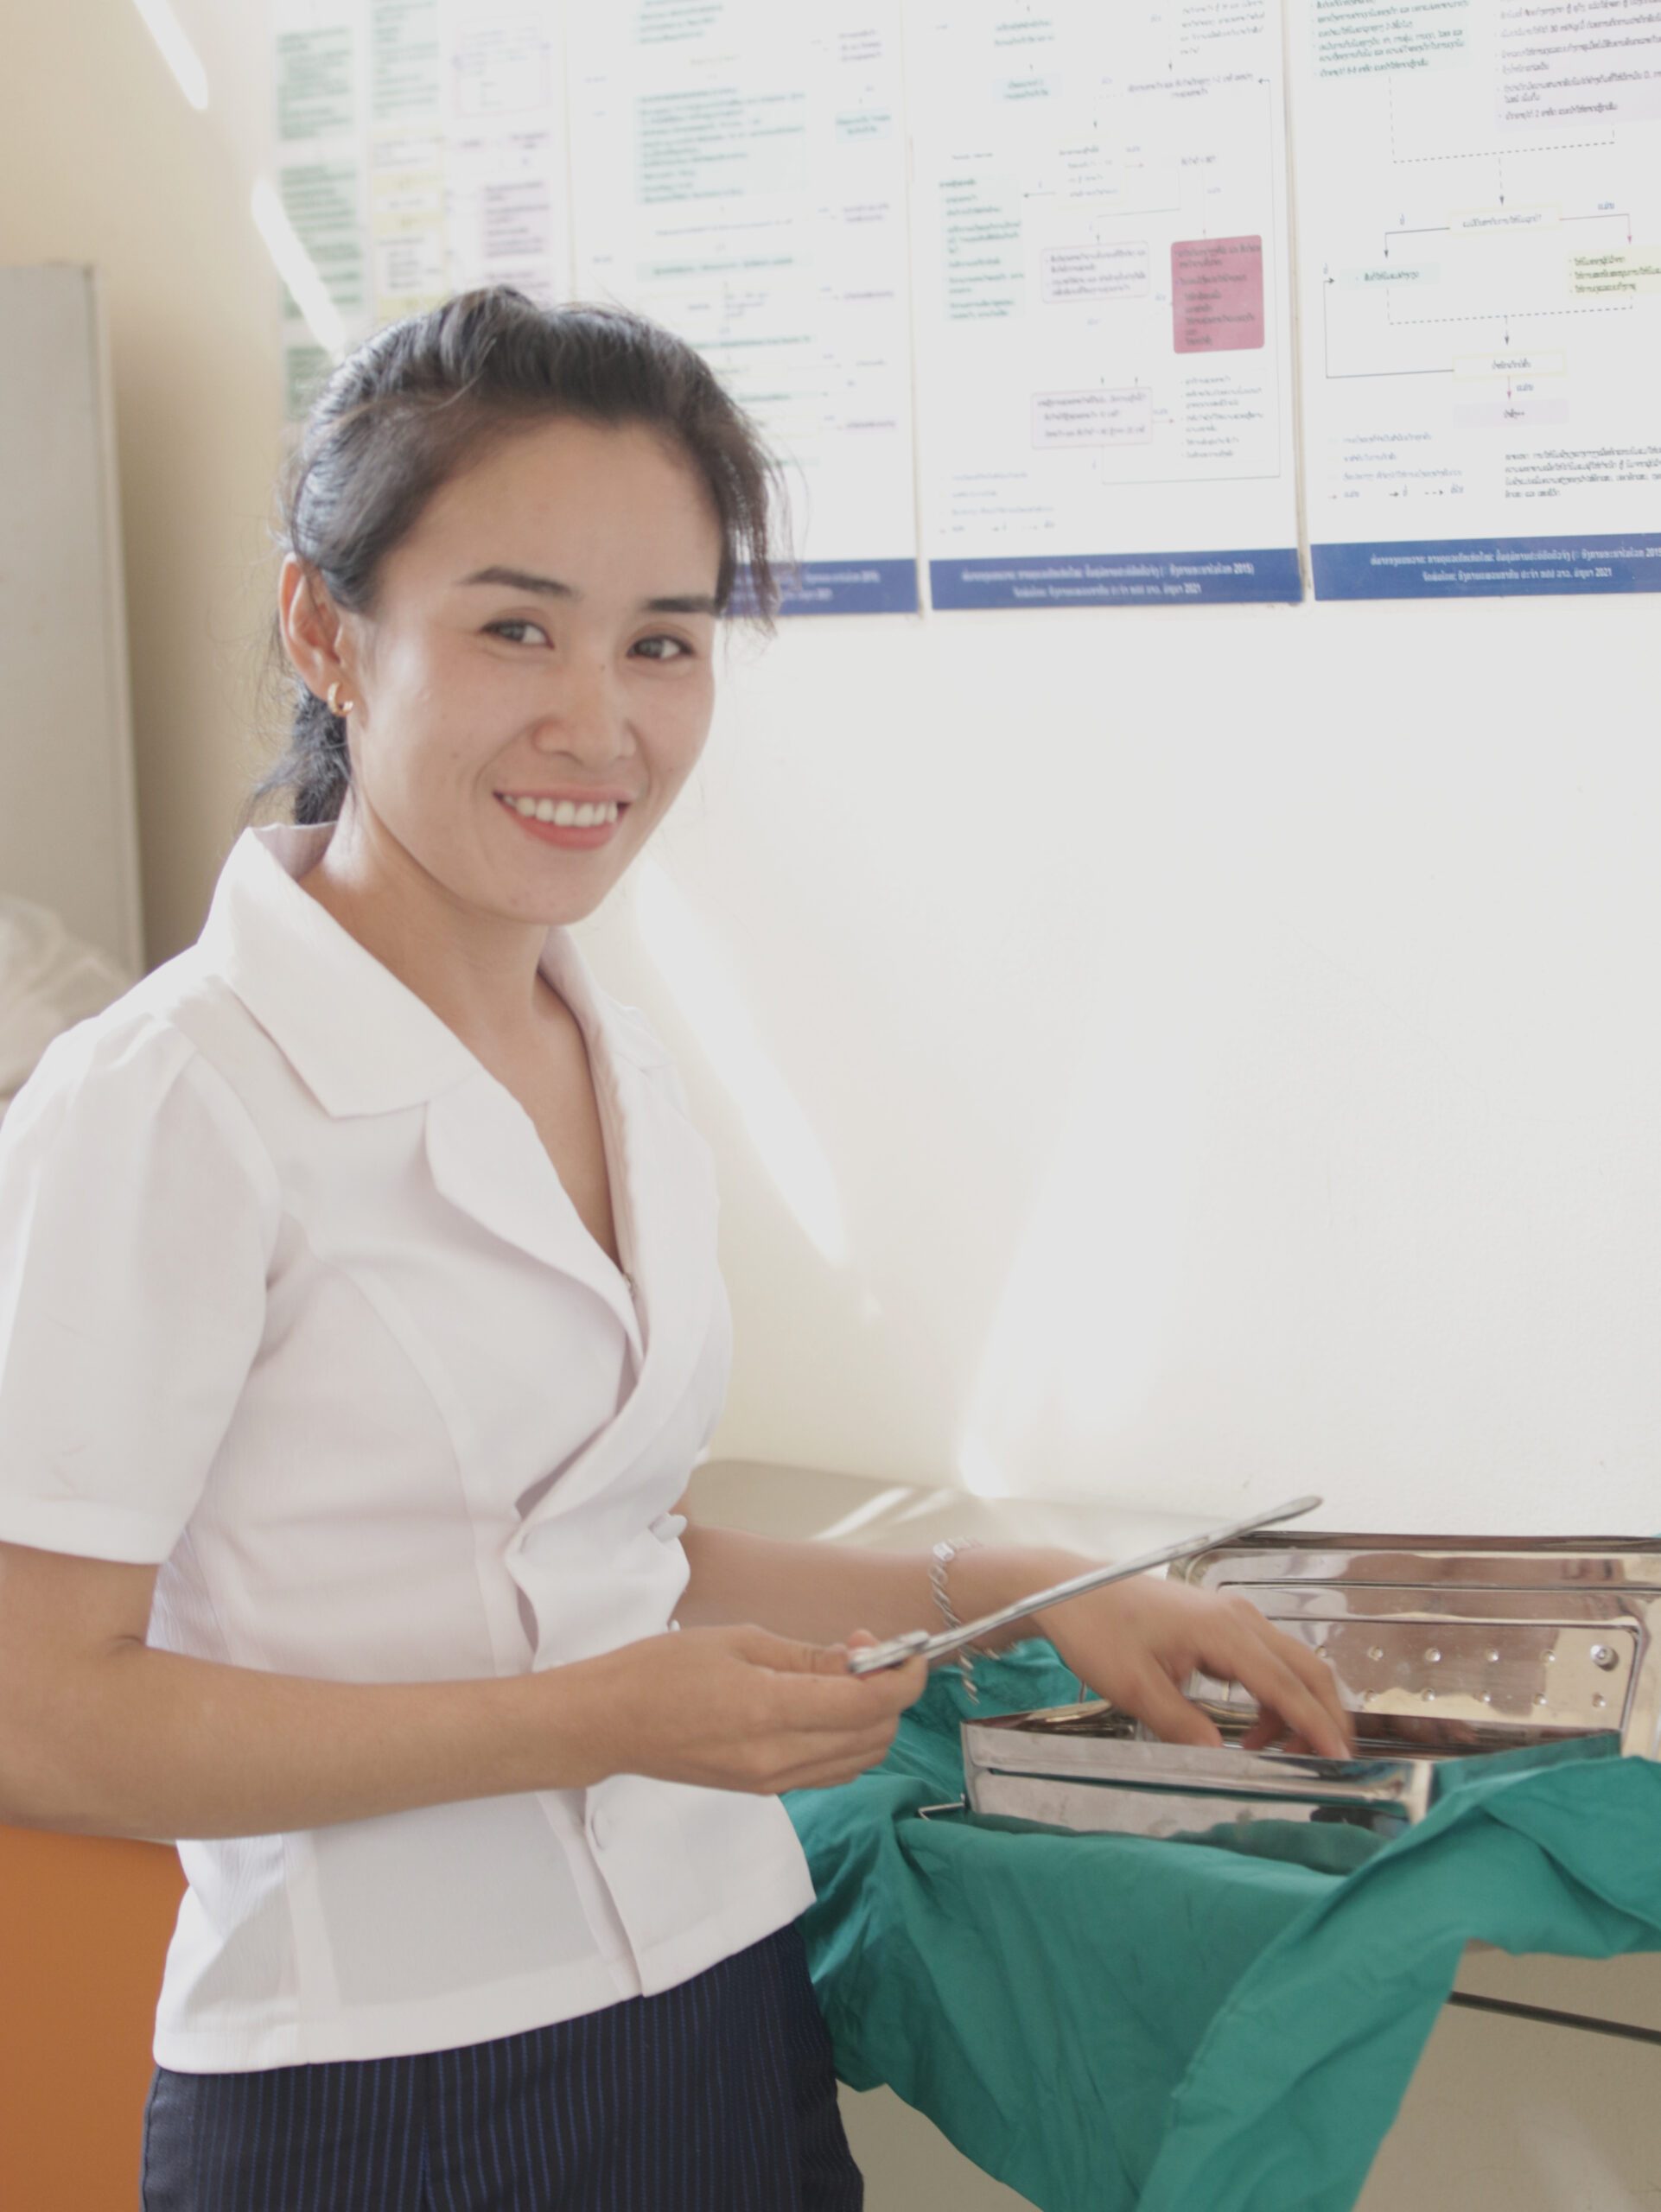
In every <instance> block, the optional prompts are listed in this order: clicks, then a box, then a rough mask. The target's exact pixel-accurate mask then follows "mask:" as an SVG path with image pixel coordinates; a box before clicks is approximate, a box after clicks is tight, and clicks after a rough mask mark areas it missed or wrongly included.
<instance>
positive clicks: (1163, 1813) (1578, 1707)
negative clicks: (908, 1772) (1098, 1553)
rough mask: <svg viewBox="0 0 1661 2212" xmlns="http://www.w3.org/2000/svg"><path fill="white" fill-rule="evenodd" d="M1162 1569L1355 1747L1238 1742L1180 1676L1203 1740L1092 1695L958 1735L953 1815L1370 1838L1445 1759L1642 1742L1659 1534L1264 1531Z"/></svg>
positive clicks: (1233, 1722)
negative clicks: (1254, 1615)
mask: <svg viewBox="0 0 1661 2212" xmlns="http://www.w3.org/2000/svg"><path fill="white" fill-rule="evenodd" d="M1172 1575H1173V1579H1174V1580H1179V1581H1184V1582H1187V1583H1190V1584H1193V1585H1195V1586H1199V1587H1202V1588H1206V1589H1213V1590H1225V1589H1226V1590H1229V1591H1231V1592H1235V1593H1236V1594H1238V1595H1239V1596H1242V1597H1245V1598H1249V1599H1251V1601H1252V1603H1253V1604H1254V1605H1257V1606H1258V1607H1260V1608H1261V1610H1262V1611H1263V1612H1264V1613H1265V1614H1267V1615H1268V1617H1269V1618H1270V1619H1271V1620H1273V1621H1275V1622H1276V1623H1277V1624H1279V1625H1280V1626H1281V1627H1282V1628H1283V1629H1285V1630H1287V1632H1288V1633H1289V1634H1290V1635H1294V1636H1298V1637H1302V1638H1303V1640H1304V1641H1305V1642H1306V1643H1311V1644H1313V1645H1314V1646H1316V1647H1317V1648H1318V1649H1321V1650H1322V1651H1323V1652H1324V1653H1325V1654H1326V1656H1327V1660H1328V1662H1330V1663H1331V1665H1332V1667H1333V1671H1334V1672H1335V1674H1336V1675H1337V1676H1338V1679H1339V1682H1340V1688H1341V1690H1342V1693H1343V1695H1344V1700H1345V1703H1346V1706H1348V1707H1349V1708H1350V1709H1351V1711H1352V1713H1353V1715H1354V1718H1355V1726H1356V1738H1357V1743H1356V1750H1357V1757H1356V1758H1353V1759H1318V1758H1306V1757H1299V1756H1295V1755H1293V1754H1290V1753H1287V1752H1280V1751H1262V1752H1251V1751H1242V1750H1241V1749H1239V1747H1238V1738H1240V1737H1241V1736H1242V1735H1244V1732H1245V1731H1246V1729H1247V1728H1248V1727H1249V1726H1250V1725H1251V1721H1252V1719H1254V1718H1255V1708H1254V1707H1252V1705H1251V1701H1250V1700H1249V1699H1248V1698H1247V1697H1246V1696H1245V1694H1244V1692H1243V1691H1242V1690H1241V1689H1240V1688H1239V1687H1238V1684H1227V1685H1225V1684H1223V1683H1220V1682H1215V1681H1209V1680H1207V1679H1206V1677H1204V1676H1197V1677H1195V1678H1194V1679H1193V1681H1191V1682H1189V1683H1188V1685H1187V1690H1188V1694H1189V1695H1190V1696H1191V1697H1193V1698H1194V1699H1195V1700H1196V1701H1197V1702H1199V1703H1200V1705H1201V1706H1202V1707H1204V1708H1205V1709H1206V1711H1207V1712H1208V1713H1210V1714H1211V1716H1212V1719H1214V1720H1215V1721H1216V1722H1217V1724H1218V1726H1219V1729H1220V1730H1221V1732H1222V1733H1223V1736H1224V1739H1225V1740H1224V1744H1223V1745H1222V1747H1221V1748H1220V1749H1212V1750H1195V1749H1190V1748H1188V1747H1187V1746H1185V1745H1174V1744H1161V1743H1159V1742H1157V1741H1156V1740H1155V1739H1153V1738H1150V1737H1149V1734H1148V1732H1146V1731H1145V1730H1144V1729H1142V1727H1141V1726H1138V1724H1136V1722H1134V1721H1132V1720H1130V1719H1129V1718H1128V1717H1127V1716H1126V1715H1124V1714H1123V1713H1116V1712H1114V1711H1113V1710H1112V1708H1111V1707H1108V1706H1105V1705H1103V1704H1085V1705H1076V1706H1060V1707H1052V1708H1050V1709H1048V1710H1047V1711H1044V1712H1040V1713H1011V1714H1008V1715H1004V1716H1002V1717H1000V1718H998V1719H988V1720H977V1721H971V1722H968V1723H966V1724H965V1725H964V1730H963V1748H964V1778H965V1794H966V1797H967V1802H968V1803H969V1804H970V1805H971V1808H973V1809H974V1810H976V1811H977V1812H983V1813H1002V1814H1009V1815H1015V1816H1017V1817H1020V1818H1023V1819H1028V1820H1037V1821H1047V1822H1049V1823H1051V1824H1052V1825H1055V1826H1060V1827H1075V1828H1081V1829H1092V1830H1097V1831H1103V1830H1108V1831H1123V1832H1128V1833H1131V1834H1143V1835H1180V1834H1196V1833H1200V1832H1203V1831H1204V1830H1206V1829H1207V1828H1210V1827H1216V1826H1217V1825H1218V1824H1219V1822H1220V1821H1254V1820H1279V1821H1285V1820H1293V1821H1344V1822H1347V1823H1350V1824H1352V1825H1358V1826H1360V1827H1367V1828H1371V1829H1373V1830H1375V1831H1377V1832H1379V1833H1390V1832H1392V1831H1394V1830H1396V1829H1397V1828H1399V1827H1403V1826H1404V1825H1406V1824H1408V1823H1410V1822H1412V1821H1417V1820H1420V1819H1422V1817H1423V1816H1424V1815H1425V1813H1426V1812H1428V1811H1429V1808H1430V1807H1431V1805H1432V1804H1433V1803H1434V1802H1435V1798H1436V1794H1437V1789H1438V1783H1439V1779H1440V1770H1441V1768H1442V1767H1443V1766H1444V1765H1445V1764H1446V1763H1447V1761H1448V1759H1450V1758H1472V1757H1480V1756H1482V1755H1484V1754H1486V1753H1491V1752H1498V1751H1519V1750H1524V1749H1526V1748H1528V1747H1530V1746H1531V1745H1540V1744H1549V1743H1556V1742H1567V1741H1569V1740H1571V1739H1575V1738H1588V1737H1591V1736H1595V1735H1601V1734H1606V1733H1611V1734H1613V1735H1614V1736H1615V1737H1616V1738H1618V1741H1619V1748H1620V1751H1623V1752H1625V1753H1628V1754H1632V1755H1636V1756H1638V1757H1640V1758H1655V1757H1657V1755H1658V1751H1661V1635H1658V1630H1661V1541H1653V1540H1651V1539H1647V1538H1630V1537H1628V1538H1622V1537H1489V1536H1480V1537H1479V1536H1400V1535H1348V1534H1342V1535H1333V1534H1328V1533H1327V1532H1324V1531H1321V1530H1318V1529H1316V1530H1309V1531H1307V1532H1305V1533H1302V1534H1300V1535H1285V1534H1283V1533H1280V1532H1276V1534H1274V1535H1263V1536H1258V1537H1244V1538H1242V1539H1241V1540H1239V1541H1238V1542H1235V1543H1231V1544H1228V1545H1225V1546H1221V1547H1219V1548H1216V1549H1214V1550H1212V1551H1209V1552H1205V1553H1201V1554H1199V1555H1198V1556H1197V1557H1196V1558H1194V1559H1192V1560H1187V1561H1185V1562H1183V1563H1182V1564H1181V1565H1180V1566H1179V1567H1174V1569H1173V1570H1172Z"/></svg>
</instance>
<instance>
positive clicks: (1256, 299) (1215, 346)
mask: <svg viewBox="0 0 1661 2212" xmlns="http://www.w3.org/2000/svg"><path fill="white" fill-rule="evenodd" d="M1171 318H1172V322H1173V325H1174V340H1175V346H1176V351H1177V352H1178V353H1242V352H1244V351H1245V350H1246V349H1248V348H1250V347H1252V346H1261V345H1262V344H1263V240H1262V238H1177V239H1175V240H1174V241H1173V243H1172V246H1171Z"/></svg>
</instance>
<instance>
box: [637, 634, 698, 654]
mask: <svg viewBox="0 0 1661 2212" xmlns="http://www.w3.org/2000/svg"><path fill="white" fill-rule="evenodd" d="M661 645H667V646H668V647H669V651H668V652H653V651H652V647H654V646H661ZM634 650H635V652H637V653H639V652H643V653H645V655H646V658H647V659H648V660H690V658H691V655H692V648H691V646H690V645H688V644H687V642H686V640H685V639H684V638H669V637H663V636H659V637H652V638H642V639H640V642H639V643H638V644H637V645H636V646H635V648H634Z"/></svg>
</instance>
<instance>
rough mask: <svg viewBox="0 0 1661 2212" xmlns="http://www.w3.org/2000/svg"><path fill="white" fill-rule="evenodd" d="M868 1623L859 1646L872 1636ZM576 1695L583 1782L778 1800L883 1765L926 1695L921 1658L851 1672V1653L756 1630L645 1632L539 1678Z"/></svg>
mask: <svg viewBox="0 0 1661 2212" xmlns="http://www.w3.org/2000/svg"><path fill="white" fill-rule="evenodd" d="M874 1641H875V1639H874V1638H873V1637H870V1636H869V1634H867V1633H866V1632H865V1631H863V1630H862V1631H860V1632H859V1633H858V1634H856V1636H854V1637H851V1638H850V1644H855V1643H871V1642H874ZM533 1679H538V1680H541V1681H546V1682H548V1683H549V1684H550V1685H552V1684H555V1683H560V1684H562V1685H563V1687H565V1688H569V1689H570V1691H572V1692H573V1693H574V1694H575V1703H576V1714H575V1716H574V1718H575V1719H576V1731H577V1746H576V1747H577V1751H578V1764H579V1766H580V1767H588V1766H589V1765H591V1766H592V1772H583V1773H580V1774H579V1775H578V1776H576V1777H572V1778H573V1779H575V1780H576V1782H577V1783H578V1786H586V1785H587V1784H588V1783H593V1782H599V1781H602V1780H603V1779H604V1778H605V1777H606V1776H608V1775H612V1774H645V1775H651V1776H652V1777H655V1778H657V1779H658V1780H659V1781H663V1782H689V1783H698V1784H700V1785H701V1786H703V1788H705V1789H741V1790H748V1791H750V1792H752V1793H754V1795H756V1796H777V1795H778V1794H779V1792H780V1791H781V1790H785V1789H827V1788H829V1787H830V1786H831V1784H832V1783H838V1782H850V1781H851V1780H852V1779H853V1777H855V1776H856V1774H862V1773H863V1772H864V1771H865V1770H866V1768H867V1767H870V1766H875V1765H876V1764H877V1763H878V1762H879V1761H880V1760H881V1759H882V1758H884V1757H885V1756H886V1755H887V1752H888V1746H889V1745H890V1744H892V1743H893V1741H894V1730H895V1728H896V1726H898V1724H899V1719H900V1715H901V1713H903V1712H904V1711H905V1709H906V1707H907V1706H908V1705H910V1704H912V1703H913V1702H914V1700H916V1699H917V1698H919V1697H920V1696H921V1695H922V1693H923V1687H924V1684H925V1683H926V1681H927V1679H928V1669H927V1666H926V1662H924V1661H922V1660H920V1659H909V1660H907V1662H906V1663H905V1665H904V1666H902V1667H895V1668H892V1669H884V1670H883V1671H882V1672H881V1673H878V1674H872V1675H850V1673H849V1671H848V1648H847V1647H844V1646H843V1645H841V1644H818V1643H797V1642H795V1641H793V1640H792V1639H791V1638H789V1637H782V1636H774V1635H773V1634H771V1633H770V1631H769V1630H767V1629H762V1628H754V1627H733V1628H726V1627H723V1628H690V1629H679V1630H671V1632H670V1633H669V1634H668V1635H665V1636H650V1637H643V1638H642V1639H641V1640H640V1642H639V1643H626V1644H623V1645H622V1646H620V1649H617V1650H615V1651H608V1652H605V1653H603V1654H601V1656H600V1657H598V1658H595V1659H587V1660H580V1661H578V1662H576V1663H575V1664H573V1665H572V1666H571V1667H570V1668H556V1669H552V1670H550V1672H549V1673H548V1674H547V1675H542V1676H540V1677H537V1678H533Z"/></svg>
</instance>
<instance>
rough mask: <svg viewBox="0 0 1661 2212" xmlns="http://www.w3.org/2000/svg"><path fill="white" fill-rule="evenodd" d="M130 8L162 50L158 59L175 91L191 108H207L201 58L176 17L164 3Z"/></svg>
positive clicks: (140, 0)
mask: <svg viewBox="0 0 1661 2212" xmlns="http://www.w3.org/2000/svg"><path fill="white" fill-rule="evenodd" d="M133 5H134V7H135V8H137V10H138V12H139V14H140V15H141V16H143V19H144V28H145V29H146V30H147V31H148V32H149V33H150V36H151V37H152V38H153V39H154V40H155V41H156V45H157V46H158V47H159V48H161V50H162V60H164V61H165V62H166V63H167V65H168V67H169V69H171V70H172V72H173V74H174V77H175V79H176V80H177V83H178V86H179V90H180V91H181V92H182V93H183V94H184V96H185V98H186V99H188V101H189V102H190V105H192V107H194V108H199V109H200V108H205V107H206V106H207V70H206V69H204V68H203V67H202V64H201V57H200V55H199V54H198V53H197V52H196V49H195V48H194V46H192V44H191V43H190V41H189V40H188V38H187V37H186V36H185V34H184V28H183V26H182V25H181V22H180V21H179V18H178V17H177V16H175V14H174V12H173V10H172V9H171V8H170V7H169V5H168V0H133Z"/></svg>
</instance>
